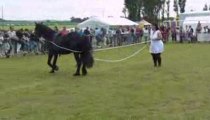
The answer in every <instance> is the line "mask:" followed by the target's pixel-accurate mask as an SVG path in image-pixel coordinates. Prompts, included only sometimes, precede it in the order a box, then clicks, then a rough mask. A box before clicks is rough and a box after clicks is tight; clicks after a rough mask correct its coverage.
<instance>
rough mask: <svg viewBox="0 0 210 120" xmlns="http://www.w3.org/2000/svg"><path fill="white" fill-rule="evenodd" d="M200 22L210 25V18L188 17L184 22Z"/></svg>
mask: <svg viewBox="0 0 210 120" xmlns="http://www.w3.org/2000/svg"><path fill="white" fill-rule="evenodd" d="M198 21H200V22H201V24H202V23H209V24H210V16H200V17H199V16H196V17H194V16H192V17H186V18H185V20H184V24H195V23H196V24H197V23H198Z"/></svg>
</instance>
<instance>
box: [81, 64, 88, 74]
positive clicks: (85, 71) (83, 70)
mask: <svg viewBox="0 0 210 120" xmlns="http://www.w3.org/2000/svg"><path fill="white" fill-rule="evenodd" d="M82 75H84V76H85V75H87V69H86V65H85V64H84V63H83V66H82Z"/></svg>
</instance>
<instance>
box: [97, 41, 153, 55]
mask: <svg viewBox="0 0 210 120" xmlns="http://www.w3.org/2000/svg"><path fill="white" fill-rule="evenodd" d="M149 42H150V41H147V42H140V43H135V44H130V45H123V46H118V47H110V48H104V49H96V50H94V51H95V52H98V51H105V50H113V49H118V48H125V47H131V46H135V45H141V44H146V43H149Z"/></svg>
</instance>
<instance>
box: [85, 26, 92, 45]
mask: <svg viewBox="0 0 210 120" xmlns="http://www.w3.org/2000/svg"><path fill="white" fill-rule="evenodd" d="M84 35H85V36H86V37H87V38H88V40H89V41H90V42H91V43H92V37H91V33H90V29H89V27H87V28H86V29H85V30H84Z"/></svg>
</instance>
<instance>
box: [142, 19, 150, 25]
mask: <svg viewBox="0 0 210 120" xmlns="http://www.w3.org/2000/svg"><path fill="white" fill-rule="evenodd" d="M139 25H152V24H151V23H149V22H147V21H146V20H141V21H140V22H139Z"/></svg>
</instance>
